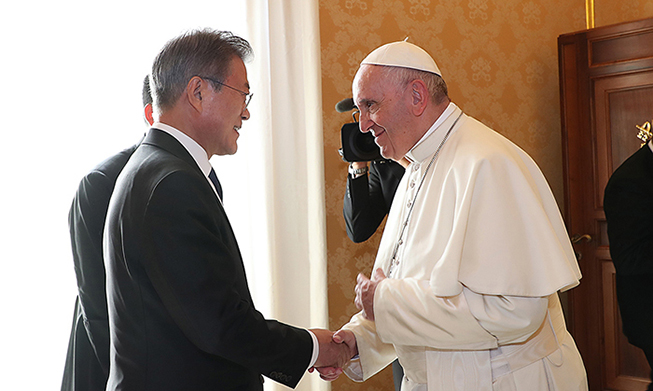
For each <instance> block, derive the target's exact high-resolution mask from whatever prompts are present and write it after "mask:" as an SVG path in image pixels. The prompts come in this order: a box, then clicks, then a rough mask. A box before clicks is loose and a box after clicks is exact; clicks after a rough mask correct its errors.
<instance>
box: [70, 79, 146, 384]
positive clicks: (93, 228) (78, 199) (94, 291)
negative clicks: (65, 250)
mask: <svg viewBox="0 0 653 391" xmlns="http://www.w3.org/2000/svg"><path fill="white" fill-rule="evenodd" d="M143 111H144V116H145V120H146V121H147V123H148V125H152V123H153V122H154V120H153V118H152V96H151V94H150V84H149V77H147V76H146V77H145V80H144V81H143ZM136 147H138V144H136V145H133V146H132V147H130V148H128V149H125V150H124V151H122V152H120V153H118V154H116V155H114V156H112V157H110V158H108V159H107V160H105V161H104V162H102V163H100V164H99V165H98V166H97V167H95V168H94V169H93V170H92V171H91V172H90V173H88V174H87V175H86V176H85V177H84V178H83V179H82V180H81V182H80V183H79V188H78V189H77V192H76V194H75V198H74V199H73V203H72V206H71V207H70V212H69V214H68V226H69V229H70V241H71V244H72V250H73V261H74V263H75V275H76V278H77V288H78V294H77V298H76V300H75V312H74V317H73V327H72V331H71V333H70V340H69V342H68V353H67V355H66V364H65V367H64V375H63V380H62V382H61V391H73V390H76V391H104V389H105V387H106V384H107V378H108V377H109V315H108V313H107V297H106V293H105V283H104V280H105V273H104V261H103V258H102V232H103V230H104V220H105V217H106V214H107V208H108V207H109V199H110V198H111V193H112V192H113V188H114V186H115V184H116V179H117V178H118V174H120V171H122V169H123V167H124V166H125V164H127V160H129V157H130V156H131V155H132V153H134V151H135V150H136Z"/></svg>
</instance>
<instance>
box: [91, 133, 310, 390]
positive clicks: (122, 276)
mask: <svg viewBox="0 0 653 391" xmlns="http://www.w3.org/2000/svg"><path fill="white" fill-rule="evenodd" d="M104 240H105V251H104V254H105V260H106V262H107V265H106V266H107V299H108V304H109V321H110V325H111V344H112V351H111V369H110V375H109V383H108V386H107V389H108V390H134V391H144V390H157V391H158V390H261V389H262V387H263V386H262V384H261V383H262V378H261V374H263V375H265V376H268V377H270V378H272V379H274V380H276V381H279V382H281V383H283V384H285V385H288V386H291V387H294V386H295V385H296V384H297V383H298V382H299V380H300V378H301V377H302V375H303V373H304V371H305V370H306V369H307V367H308V365H309V362H310V358H311V354H312V350H313V344H312V339H311V337H310V334H309V333H308V332H307V331H306V330H303V329H299V328H295V327H292V326H288V325H285V324H282V323H279V322H277V321H274V320H266V319H264V318H263V316H262V315H261V314H260V313H259V312H258V311H257V310H256V309H255V308H254V304H253V302H252V298H251V296H250V292H249V288H248V286H247V280H246V277H245V270H244V267H243V263H242V259H241V255H240V251H239V249H238V244H237V243H236V238H235V237H234V233H233V231H232V229H231V226H230V224H229V221H228V219H227V216H226V214H225V211H224V209H223V208H222V205H221V204H220V202H219V200H218V198H217V197H216V195H215V193H214V191H213V189H212V188H211V186H210V185H209V183H208V181H207V179H206V177H205V176H204V174H203V173H202V172H201V170H200V169H199V167H198V166H197V164H196V163H195V161H194V160H193V158H192V157H191V155H190V154H189V153H188V152H187V151H186V149H185V148H184V147H183V146H182V145H181V144H180V143H179V142H178V141H177V140H176V139H174V138H173V137H172V136H170V135H169V134H167V133H165V132H163V131H160V130H157V129H151V130H150V131H149V132H148V134H147V136H146V137H145V139H144V140H143V142H142V143H141V145H140V147H139V148H138V149H137V150H136V152H135V153H134V154H133V155H132V157H131V159H130V160H129V162H128V163H127V165H126V166H125V168H124V170H123V172H122V173H121V175H120V177H119V179H118V182H117V184H116V189H115V191H114V194H113V196H112V199H111V203H110V206H109V213H108V216H107V226H106V229H105V238H104Z"/></svg>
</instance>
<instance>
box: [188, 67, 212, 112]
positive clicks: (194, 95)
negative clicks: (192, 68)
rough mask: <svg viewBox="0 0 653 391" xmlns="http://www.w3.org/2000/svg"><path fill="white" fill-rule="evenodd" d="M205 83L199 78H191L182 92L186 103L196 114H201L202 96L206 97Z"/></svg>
mask: <svg viewBox="0 0 653 391" xmlns="http://www.w3.org/2000/svg"><path fill="white" fill-rule="evenodd" d="M206 88H207V82H206V81H204V80H202V78H200V77H199V76H193V78H192V79H190V80H189V81H188V84H187V85H186V90H185V91H184V93H185V95H186V99H187V100H188V103H189V104H190V105H191V106H192V107H193V108H194V109H195V110H197V111H198V112H200V113H201V112H202V108H203V107H202V103H203V102H202V94H204V96H206V92H205V91H206Z"/></svg>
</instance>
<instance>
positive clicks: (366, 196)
mask: <svg viewBox="0 0 653 391" xmlns="http://www.w3.org/2000/svg"><path fill="white" fill-rule="evenodd" d="M395 189H396V186H395ZM393 193H394V192H393ZM391 204H392V199H390V200H386V199H385V198H384V194H383V190H382V184H381V178H380V176H379V173H378V171H377V169H376V165H374V164H371V168H370V174H369V178H368V176H367V175H362V176H360V177H358V178H355V179H353V178H352V177H351V175H347V188H346V192H345V199H344V203H343V216H344V218H345V223H346V225H347V236H349V238H350V239H351V240H352V241H353V242H354V243H361V242H364V241H366V240H367V239H369V238H370V237H371V236H372V235H373V234H374V232H376V229H377V228H378V227H379V225H380V224H381V222H382V221H383V218H384V217H385V216H386V215H387V214H388V210H390V205H391Z"/></svg>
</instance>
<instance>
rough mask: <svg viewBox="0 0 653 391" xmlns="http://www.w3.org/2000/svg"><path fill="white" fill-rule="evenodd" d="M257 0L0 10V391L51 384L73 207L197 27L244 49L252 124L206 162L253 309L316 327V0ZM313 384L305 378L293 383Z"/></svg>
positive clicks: (25, 5)
mask: <svg viewBox="0 0 653 391" xmlns="http://www.w3.org/2000/svg"><path fill="white" fill-rule="evenodd" d="M267 3H268V1H264V0H260V1H248V2H247V3H245V2H243V1H239V0H218V1H216V0H185V1H184V2H179V1H178V0H160V1H157V2H156V4H155V5H154V6H153V4H152V3H151V2H145V1H133V0H115V1H112V2H111V3H107V2H101V1H99V2H89V1H85V0H58V1H46V0H35V1H30V2H19V1H14V2H9V3H7V4H6V5H4V6H3V11H2V12H0V20H1V21H2V23H0V44H1V45H0V46H2V47H3V49H4V51H3V53H4V55H3V60H5V61H4V62H3V66H4V68H3V72H0V86H2V91H3V94H1V95H0V114H2V120H3V126H4V129H5V130H4V132H3V136H2V139H3V144H2V145H3V146H4V148H3V151H2V153H0V166H2V168H3V180H2V185H0V310H1V311H2V315H0V316H1V317H2V318H1V319H2V327H3V340H2V342H1V343H0V351H1V352H2V354H0V390H14V389H20V390H22V389H25V390H27V389H29V390H56V389H58V388H59V387H60V384H61V378H62V375H63V366H64V360H65V356H66V347H67V344H68V337H69V334H70V327H71V321H72V315H73V306H74V302H75V295H76V292H77V289H76V284H75V277H74V270H73V261H72V256H71V252H70V238H69V235H68V228H67V213H68V208H69V207H70V202H71V200H72V197H73V195H74V192H75V190H76V188H77V184H78V183H79V181H80V179H81V178H82V177H83V176H84V175H85V174H86V173H87V172H88V171H89V170H90V169H91V168H92V167H94V166H95V165H96V164H98V163H99V162H100V161H102V160H104V159H105V158H107V157H109V156H111V155H113V154H115V153H117V152H118V151H120V150H122V149H124V148H127V147H129V146H130V145H132V144H134V143H135V142H137V141H138V140H139V139H140V137H141V136H142V134H143V133H144V132H145V131H146V127H145V124H144V122H143V118H142V107H141V99H140V93H141V83H142V80H143V77H144V76H145V75H146V74H147V73H148V72H149V70H150V67H151V64H152V60H153V58H154V56H155V55H156V53H157V52H158V51H159V49H160V48H161V47H162V46H163V44H164V43H165V42H166V41H167V40H168V39H170V38H173V37H174V36H176V35H178V34H179V33H181V32H182V31H186V30H189V29H194V28H203V27H211V28H215V29H221V30H231V31H233V32H234V33H235V34H236V35H240V36H242V37H244V38H246V39H248V40H249V41H250V42H251V43H252V46H253V48H254V52H255V58H254V60H253V61H252V62H251V63H249V64H247V65H248V71H249V80H250V82H251V83H252V91H253V92H254V94H255V96H254V100H253V101H252V104H251V107H252V110H251V111H252V119H251V120H250V121H248V122H246V123H245V124H244V126H243V129H242V131H241V133H242V136H241V139H240V140H239V145H240V148H239V151H238V153H237V154H236V155H234V156H229V157H215V158H214V159H212V164H214V165H215V166H216V170H217V171H218V174H219V175H220V177H221V180H222V181H223V184H224V190H225V206H226V208H227V209H228V214H229V218H230V220H231V222H232V224H233V225H234V229H235V231H236V234H237V236H238V240H239V244H240V247H241V249H242V251H243V255H244V257H245V259H246V262H247V269H248V279H249V284H250V287H251V289H252V291H253V295H254V299H255V302H256V305H257V307H258V308H259V309H260V310H261V311H262V312H263V313H264V314H265V315H266V316H268V317H274V318H277V319H279V320H282V321H285V322H288V323H292V324H295V325H297V326H302V327H315V326H326V324H327V315H326V272H325V271H326V267H325V245H324V242H325V234H324V206H323V203H324V195H323V193H324V192H323V181H324V179H323V178H324V175H323V168H322V167H323V162H322V146H321V141H322V136H321V118H320V112H321V111H320V107H321V105H320V87H319V86H320V78H319V74H320V72H319V56H318V53H319V49H318V48H319V40H318V38H317V31H318V23H317V1H315V0H308V1H301V0H295V1H286V0H284V1H279V0H270V4H267ZM245 8H246V9H247V12H245V10H244V9H245ZM35 369H36V371H37V372H38V374H37V375H36V376H35ZM313 382H315V383H316V384H318V385H316V386H313ZM273 383H274V382H272V381H267V382H266V387H268V388H270V387H272V385H273ZM324 387H325V384H324V383H323V382H321V380H319V378H318V376H316V375H309V376H306V377H305V378H304V380H303V381H302V385H301V386H300V389H303V390H308V389H311V390H318V389H323V388H324Z"/></svg>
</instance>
